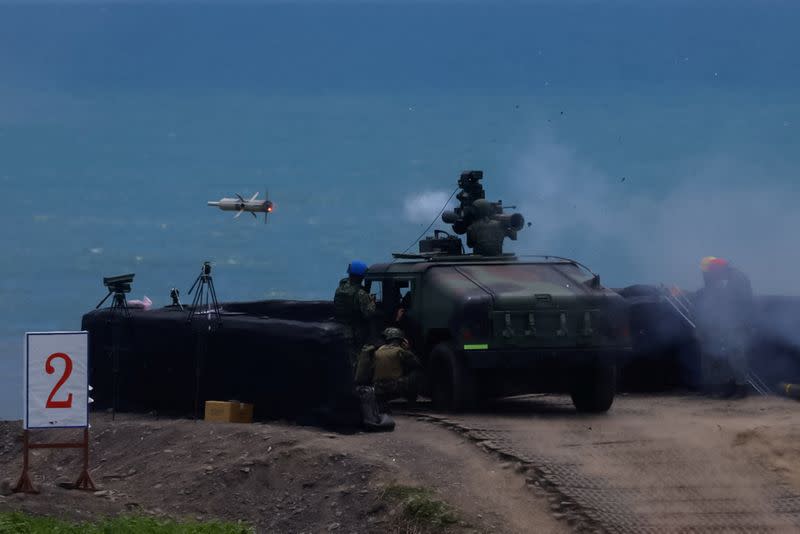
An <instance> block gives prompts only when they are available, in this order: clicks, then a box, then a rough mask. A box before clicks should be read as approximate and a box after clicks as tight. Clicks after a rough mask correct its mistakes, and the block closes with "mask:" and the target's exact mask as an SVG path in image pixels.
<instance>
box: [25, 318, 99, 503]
mask: <svg viewBox="0 0 800 534" xmlns="http://www.w3.org/2000/svg"><path fill="white" fill-rule="evenodd" d="M88 345H89V343H88V333H87V332H28V333H26V334H25V352H24V369H25V375H24V387H23V401H24V406H25V412H24V420H23V429H24V430H23V434H22V454H23V457H22V474H21V475H20V477H19V481H18V482H17V484H16V486H14V492H15V493H39V492H38V491H37V490H36V488H35V487H34V486H33V482H32V481H31V477H30V451H31V449H83V467H82V468H81V472H80V475H79V476H78V478H77V479H76V480H75V483H74V484H68V485H66V486H65V487H67V488H69V489H82V490H91V491H94V490H95V489H96V488H95V485H94V482H93V481H92V477H91V476H90V475H89V403H90V402H92V399H90V398H89V390H90V387H89V383H88V374H89V373H88V370H89V350H88ZM60 428H71V429H80V430H82V431H83V439H82V440H81V441H72V442H56V443H31V435H32V434H31V431H32V430H38V429H48V430H49V429H60Z"/></svg>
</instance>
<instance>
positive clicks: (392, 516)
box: [0, 395, 800, 533]
mask: <svg viewBox="0 0 800 534" xmlns="http://www.w3.org/2000/svg"><path fill="white" fill-rule="evenodd" d="M397 423H398V424H397V429H396V430H395V431H394V432H392V433H386V434H352V435H343V434H332V433H329V432H326V431H322V430H318V429H314V428H304V427H297V426H292V425H288V424H278V423H270V424H254V425H231V424H208V423H203V422H197V423H195V422H192V421H186V420H179V421H175V420H154V419H151V418H146V417H133V416H123V417H118V418H117V421H116V422H111V421H110V419H109V418H108V417H107V416H105V415H102V416H95V417H94V419H93V423H92V424H93V429H92V435H93V445H92V447H93V459H92V465H93V470H92V476H93V477H94V479H95V482H96V483H97V484H98V485H99V486H101V490H102V491H101V492H99V493H97V494H91V493H90V494H85V493H79V492H75V491H69V490H64V489H61V488H60V487H58V486H57V483H58V482H68V481H71V480H72V479H74V477H75V476H76V475H77V473H78V462H77V458H76V454H75V452H74V451H72V452H70V451H36V456H35V457H34V459H33V472H34V473H35V475H36V478H35V484H36V485H37V486H38V487H40V488H41V489H42V494H41V495H38V496H21V495H7V493H8V492H7V484H6V485H5V488H4V489H5V490H6V491H5V492H2V491H0V494H3V493H5V494H6V495H5V496H2V497H0V510H9V509H24V510H27V511H30V512H32V513H39V514H49V515H61V516H66V517H71V518H89V517H94V516H97V515H108V514H118V513H123V512H136V513H145V514H155V515H167V516H171V517H191V518H202V519H209V518H222V519H229V520H239V519H241V520H245V521H248V522H249V523H251V524H254V525H256V526H257V529H258V531H259V532H334V531H336V532H415V531H419V527H418V526H410V525H409V524H407V523H404V522H403V521H402V520H401V519H402V514H401V512H400V511H399V509H398V507H397V506H395V505H393V504H392V503H391V502H387V500H386V499H385V498H384V497H383V495H384V492H385V490H386V488H387V487H390V486H392V485H397V484H400V485H404V486H417V487H423V488H428V489H430V490H431V491H432V492H433V494H434V495H435V497H436V498H437V499H440V500H442V501H444V502H447V503H448V504H449V505H450V506H451V507H452V508H453V509H454V510H455V511H456V513H457V515H458V517H459V519H460V521H459V522H458V523H456V524H454V525H452V526H451V527H449V530H451V531H454V532H509V533H522V532H545V533H547V532H552V533H559V532H570V531H579V532H637V533H638V532H745V531H746V532H797V531H800V424H798V423H800V404H798V403H797V402H795V401H792V400H785V399H778V398H748V399H745V400H741V401H720V400H712V399H706V398H701V397H693V396H641V395H639V396H627V395H623V396H620V397H618V399H617V401H616V402H615V404H614V407H613V408H612V410H611V412H610V413H608V414H605V415H600V416H585V415H578V414H577V413H575V411H574V409H573V408H572V406H571V403H570V401H569V399H568V398H566V397H562V396H530V397H525V398H517V399H510V400H506V401H503V402H500V403H497V404H496V405H494V406H492V407H491V408H490V409H488V410H487V411H486V412H484V413H473V414H464V415H446V416H445V415H441V414H435V413H427V412H425V411H424V410H423V411H420V412H418V413H415V414H407V415H397ZM19 433H20V427H19V423H2V424H0V480H3V479H5V480H6V481H8V482H13V480H14V479H15V478H16V477H17V476H18V474H19V469H20V458H21V453H20V443H19V439H18V438H19ZM37 439H44V437H43V436H37ZM423 530H424V529H423ZM429 530H432V529H429Z"/></svg>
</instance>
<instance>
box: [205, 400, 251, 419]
mask: <svg viewBox="0 0 800 534" xmlns="http://www.w3.org/2000/svg"><path fill="white" fill-rule="evenodd" d="M205 420H206V421H210V422H214V423H252V422H253V405H252V404H247V403H244V402H238V401H206V413H205Z"/></svg>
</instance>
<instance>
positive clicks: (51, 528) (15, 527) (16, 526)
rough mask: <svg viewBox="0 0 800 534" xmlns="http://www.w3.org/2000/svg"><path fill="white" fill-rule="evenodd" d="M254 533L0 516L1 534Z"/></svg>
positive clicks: (183, 524) (127, 520)
mask: <svg viewBox="0 0 800 534" xmlns="http://www.w3.org/2000/svg"><path fill="white" fill-rule="evenodd" d="M252 532H253V529H252V528H251V527H249V526H247V525H244V524H239V523H226V522H222V521H209V522H198V521H174V520H171V519H155V518H151V517H138V516H120V517H114V518H109V519H102V520H99V521H96V522H89V523H76V522H70V521H64V520H61V519H54V518H52V517H40V516H33V515H28V514H24V513H21V512H2V513H0V534H11V533H13V534H250V533H252Z"/></svg>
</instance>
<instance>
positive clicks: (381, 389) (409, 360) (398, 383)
mask: <svg viewBox="0 0 800 534" xmlns="http://www.w3.org/2000/svg"><path fill="white" fill-rule="evenodd" d="M383 338H384V340H385V341H386V342H385V343H384V344H383V345H381V346H380V347H378V349H377V350H376V351H375V355H374V357H373V374H372V381H373V385H374V386H375V396H376V397H377V398H378V401H379V402H381V403H386V402H389V401H390V400H393V399H398V398H404V399H406V400H407V401H408V403H409V405H413V404H414V403H415V402H416V401H417V391H418V387H419V373H420V368H421V367H422V366H421V365H420V363H419V360H418V359H417V357H416V355H415V354H414V353H413V352H411V351H410V350H409V348H408V341H406V339H405V335H404V334H403V331H402V330H400V329H399V328H387V329H386V330H384V331H383Z"/></svg>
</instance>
